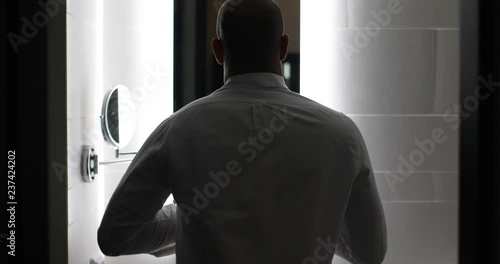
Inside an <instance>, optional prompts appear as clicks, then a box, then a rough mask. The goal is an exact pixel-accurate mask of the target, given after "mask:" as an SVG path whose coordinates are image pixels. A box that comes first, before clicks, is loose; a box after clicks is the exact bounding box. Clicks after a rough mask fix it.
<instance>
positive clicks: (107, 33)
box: [67, 0, 175, 264]
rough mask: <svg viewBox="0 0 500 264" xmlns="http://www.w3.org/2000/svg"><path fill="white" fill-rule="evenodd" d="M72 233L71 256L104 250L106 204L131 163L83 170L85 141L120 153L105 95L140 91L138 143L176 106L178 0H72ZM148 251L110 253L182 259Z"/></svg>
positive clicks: (102, 154)
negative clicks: (111, 142)
mask: <svg viewBox="0 0 500 264" xmlns="http://www.w3.org/2000/svg"><path fill="white" fill-rule="evenodd" d="M67 28H68V29H67V30H68V40H67V44H68V46H67V49H68V51H67V52H68V54H67V57H68V62H67V63H68V98H67V99H68V105H67V110H68V111H67V112H68V116H67V118H68V131H67V133H68V146H69V148H68V149H69V153H68V160H69V171H68V233H69V235H68V236H69V237H68V241H69V245H68V247H69V260H68V262H69V263H72V264H73V263H82V264H88V263H89V261H90V260H91V259H92V258H95V259H97V258H99V257H102V253H101V252H100V250H99V247H98V245H97V228H98V226H99V224H100V221H101V218H102V215H103V213H104V209H105V206H106V205H107V202H108V200H109V198H110V197H111V195H112V193H113V191H114V189H115V187H116V185H117V184H118V182H119V180H120V179H121V177H122V175H123V173H124V172H125V170H126V168H127V166H128V165H129V164H128V163H125V164H120V165H106V166H100V170H99V174H98V175H97V178H96V181H95V182H93V183H86V182H84V181H83V180H82V176H81V164H80V163H81V156H82V147H83V146H84V145H92V146H93V147H94V148H95V149H96V151H97V154H98V155H99V161H109V160H112V159H114V154H115V153H114V150H113V149H112V148H111V147H110V146H108V145H107V144H105V143H104V140H103V136H102V133H101V129H100V118H99V116H100V114H101V102H102V100H103V96H104V94H105V92H106V91H107V90H108V89H110V88H111V87H112V86H113V85H116V84H122V85H125V86H127V87H128V88H129V89H130V90H131V92H132V94H133V95H134V98H135V99H134V105H133V106H130V109H129V110H132V111H131V112H134V113H136V116H135V119H136V126H135V128H136V129H135V130H134V131H133V133H134V137H133V140H132V141H131V143H130V144H129V145H128V146H126V147H125V148H124V149H122V150H121V151H123V152H129V151H137V150H138V148H139V147H140V146H141V145H142V143H143V142H144V140H145V139H146V138H147V136H148V135H149V134H150V133H151V132H152V131H153V129H155V128H156V126H157V125H159V123H160V122H161V121H163V120H164V119H165V118H167V117H168V116H169V115H170V114H171V113H172V112H173V39H172V38H173V1H161V0H148V1H140V0H106V1H101V0H68V3H67ZM174 262H175V258H172V257H170V258H164V259H157V258H155V257H152V256H148V255H140V256H133V257H118V258H106V263H174Z"/></svg>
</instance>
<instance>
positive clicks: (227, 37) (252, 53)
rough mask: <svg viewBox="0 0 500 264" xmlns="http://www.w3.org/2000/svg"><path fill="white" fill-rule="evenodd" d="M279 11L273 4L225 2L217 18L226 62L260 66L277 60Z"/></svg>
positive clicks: (252, 0)
mask: <svg viewBox="0 0 500 264" xmlns="http://www.w3.org/2000/svg"><path fill="white" fill-rule="evenodd" d="M281 36H283V17H282V14H281V9H280V7H279V6H278V4H277V3H276V2H274V1H273V0H237V1H236V0H228V1H226V2H225V3H224V4H223V5H222V7H221V9H220V11H219V15H218V18H217V37H218V38H219V39H220V41H221V43H222V46H223V49H224V55H225V56H224V57H225V60H226V62H228V63H229V64H231V65H236V64H246V65H263V64H270V63H273V61H275V60H279V57H280V39H281Z"/></svg>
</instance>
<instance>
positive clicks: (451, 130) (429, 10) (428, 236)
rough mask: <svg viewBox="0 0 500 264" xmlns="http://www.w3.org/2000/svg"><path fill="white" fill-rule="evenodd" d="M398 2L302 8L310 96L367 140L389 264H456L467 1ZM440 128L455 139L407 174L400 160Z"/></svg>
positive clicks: (305, 84)
mask: <svg viewBox="0 0 500 264" xmlns="http://www.w3.org/2000/svg"><path fill="white" fill-rule="evenodd" d="M391 2H393V3H392V4H394V3H395V5H396V6H390V7H391V8H389V7H388V4H389V3H391ZM398 2H399V1H396V0H378V1H373V0H347V1H331V0H308V1H302V2H301V8H302V10H301V82H302V83H301V93H302V94H303V95H305V96H308V97H310V98H312V99H314V100H316V101H318V102H321V103H323V104H325V105H327V106H329V107H331V108H333V109H336V110H338V111H341V112H344V113H346V114H347V115H349V116H350V117H352V118H353V120H354V121H355V122H356V124H357V125H358V126H359V127H360V129H361V131H362V133H363V136H364V138H365V140H366V143H367V146H368V150H369V153H370V157H371V161H372V164H373V168H374V170H375V173H376V179H377V183H378V187H379V191H380V195H381V198H382V200H383V204H384V209H385V213H386V219H387V227H388V253H387V257H386V260H385V262H384V263H387V264H399V263H405V264H413V263H415V264H417V263H418V264H420V263H429V264H433V263H436V264H451V263H457V254H458V252H457V246H458V243H457V238H458V232H457V228H458V220H457V219H458V215H457V209H458V198H457V193H458V134H457V130H456V127H453V125H454V124H455V123H452V122H449V118H455V119H456V116H452V117H450V116H448V117H445V113H446V110H448V109H451V108H452V107H453V104H454V103H457V102H458V99H459V98H458V71H459V66H458V61H459V53H458V51H459V47H458V45H459V29H458V27H459V19H458V16H459V11H458V6H459V1H458V0H440V1H435V0H413V1H411V0H402V1H400V4H399V5H397V3H398ZM389 9H390V10H392V11H396V12H395V13H390V12H389V14H390V18H389V17H388V16H387V17H383V18H384V20H383V21H382V20H380V21H382V22H387V23H382V22H378V25H377V24H375V23H373V22H376V21H377V20H376V19H375V17H374V16H373V15H372V13H371V12H376V13H378V14H380V12H381V11H382V10H388V11H389ZM385 14H387V12H385ZM372 21H373V22H372ZM367 24H368V26H369V27H370V28H371V31H370V32H369V34H370V35H365V34H361V33H360V32H364V31H365V28H366V25H367ZM363 35H364V37H362V36H363ZM435 129H442V130H439V131H441V132H442V133H443V137H446V141H444V142H443V143H436V142H435V141H434V144H435V145H436V147H435V149H431V150H432V151H429V155H427V154H425V153H424V154H423V155H424V156H423V159H422V161H419V160H415V159H414V160H412V161H413V162H415V163H413V164H415V165H416V166H413V167H414V168H413V173H411V174H400V173H399V172H398V170H399V169H398V167H399V165H400V163H401V162H400V160H399V157H400V156H401V157H403V158H404V159H406V160H409V159H410V155H413V156H412V157H414V158H418V157H417V155H419V153H422V152H420V149H419V147H418V146H417V145H416V144H415V140H420V141H422V140H424V139H431V138H432V133H433V131H434V130H435ZM429 144H432V143H429ZM405 169H406V168H405ZM334 263H344V262H343V261H342V260H340V259H336V260H335V261H334Z"/></svg>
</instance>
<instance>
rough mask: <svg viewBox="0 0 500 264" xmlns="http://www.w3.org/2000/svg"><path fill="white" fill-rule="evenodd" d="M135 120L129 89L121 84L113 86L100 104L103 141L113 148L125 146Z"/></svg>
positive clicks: (132, 132)
mask: <svg viewBox="0 0 500 264" xmlns="http://www.w3.org/2000/svg"><path fill="white" fill-rule="evenodd" d="M135 122H136V114H135V105H134V103H133V101H132V97H131V94H130V90H129V89H128V88H127V87H125V86H123V85H115V86H113V87H112V88H111V89H110V90H109V91H108V92H107V93H106V95H105V96H104V100H103V104H102V113H101V128H102V133H103V135H104V139H105V141H106V142H107V143H108V144H109V145H111V146H112V147H113V148H115V149H120V148H123V147H125V146H126V145H127V144H128V143H129V142H130V140H131V139H132V136H133V134H134V129H135Z"/></svg>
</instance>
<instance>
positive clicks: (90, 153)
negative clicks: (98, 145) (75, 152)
mask: <svg viewBox="0 0 500 264" xmlns="http://www.w3.org/2000/svg"><path fill="white" fill-rule="evenodd" d="M82 170H83V171H82V175H83V179H84V180H85V181H86V182H93V181H94V180H95V176H96V175H97V174H98V173H99V159H98V156H97V154H96V153H95V150H94V148H93V147H91V146H84V147H83V162H82Z"/></svg>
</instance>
